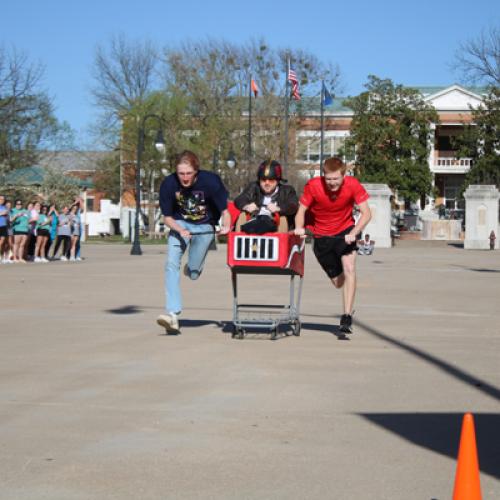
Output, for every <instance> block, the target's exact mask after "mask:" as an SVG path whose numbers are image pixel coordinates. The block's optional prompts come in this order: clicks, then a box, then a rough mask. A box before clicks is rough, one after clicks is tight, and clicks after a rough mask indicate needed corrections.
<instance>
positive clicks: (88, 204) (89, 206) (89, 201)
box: [85, 196, 94, 212]
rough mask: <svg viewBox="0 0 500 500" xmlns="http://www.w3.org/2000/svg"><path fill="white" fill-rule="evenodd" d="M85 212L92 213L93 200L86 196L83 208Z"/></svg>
mask: <svg viewBox="0 0 500 500" xmlns="http://www.w3.org/2000/svg"><path fill="white" fill-rule="evenodd" d="M85 208H86V210H87V212H93V211H94V198H93V197H92V198H91V197H89V196H87V200H86V206H85Z"/></svg>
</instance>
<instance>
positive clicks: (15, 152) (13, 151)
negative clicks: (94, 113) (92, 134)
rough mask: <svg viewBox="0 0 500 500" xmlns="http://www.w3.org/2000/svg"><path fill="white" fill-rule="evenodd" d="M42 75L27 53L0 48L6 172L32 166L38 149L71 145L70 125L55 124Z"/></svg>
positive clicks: (0, 136)
mask: <svg viewBox="0 0 500 500" xmlns="http://www.w3.org/2000/svg"><path fill="white" fill-rule="evenodd" d="M43 72H44V70H43V67H41V66H40V65H39V64H32V63H30V62H29V60H28V57H27V56H26V54H24V53H22V52H18V51H16V50H15V49H12V50H10V51H7V50H5V49H4V48H3V47H1V46H0V164H2V165H3V167H4V169H5V170H6V171H9V170H14V169H16V168H21V167H29V166H32V165H35V164H36V163H37V158H38V150H40V149H41V148H45V149H46V148H47V147H49V146H55V147H58V148H62V147H63V146H66V147H67V146H68V144H70V143H72V139H73V137H72V131H71V129H70V127H69V125H68V124H67V123H63V124H60V123H59V122H58V121H57V119H56V117H55V115H54V108H53V105H52V100H51V98H50V97H49V96H48V94H47V93H46V92H44V91H43V90H42V89H41V88H40V82H41V79H42V77H43Z"/></svg>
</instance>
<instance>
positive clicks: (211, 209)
mask: <svg viewBox="0 0 500 500" xmlns="http://www.w3.org/2000/svg"><path fill="white" fill-rule="evenodd" d="M227 196H228V194H227V190H226V188H225V187H224V184H223V183H222V180H221V178H220V177H219V176H218V175H217V174H214V173H212V172H207V171H206V170H200V171H199V172H198V174H197V176H196V179H195V181H194V183H193V185H192V186H190V187H188V188H184V187H182V186H181V184H180V182H179V179H178V178H177V174H171V175H169V176H168V177H166V178H165V179H163V182H162V183H161V186H160V207H161V212H162V214H163V215H165V216H168V217H173V218H174V219H176V220H184V221H186V222H190V223H192V224H217V222H218V221H219V218H220V216H221V212H222V211H223V210H226V208H227Z"/></svg>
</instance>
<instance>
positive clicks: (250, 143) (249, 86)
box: [248, 76, 252, 162]
mask: <svg viewBox="0 0 500 500" xmlns="http://www.w3.org/2000/svg"><path fill="white" fill-rule="evenodd" d="M251 159H252V77H251V76H250V79H249V80H248V161H249V162H250V161H251Z"/></svg>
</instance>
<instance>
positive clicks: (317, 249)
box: [295, 157, 371, 333]
mask: <svg viewBox="0 0 500 500" xmlns="http://www.w3.org/2000/svg"><path fill="white" fill-rule="evenodd" d="M346 169H347V167H346V165H345V164H344V163H343V162H342V160H341V159H340V158H338V157H333V158H328V159H327V160H326V161H325V163H324V169H323V176H321V177H315V178H314V179H311V180H310V181H309V182H308V183H307V184H306V186H305V187H304V192H303V194H302V196H301V197H300V204H299V209H298V211H297V215H296V216H295V234H297V235H299V236H304V234H305V226H306V220H305V219H306V212H307V215H308V216H310V221H308V224H307V228H308V229H310V230H311V231H312V233H313V235H314V247H313V249H314V254H315V256H316V258H317V259H318V262H319V264H320V265H321V267H322V268H323V270H324V271H325V273H326V274H327V276H328V277H329V278H330V279H331V281H332V284H333V286H334V287H335V288H343V290H342V291H343V295H342V297H343V299H344V314H342V316H341V318H340V332H342V333H352V314H353V305H354V296H355V294H356V250H357V246H356V240H358V235H359V234H360V233H361V232H362V231H363V229H364V228H365V227H366V225H367V224H368V222H370V219H371V212H370V207H369V206H368V198H369V195H368V193H367V192H366V190H365V188H364V187H363V186H362V185H361V184H360V182H359V181H358V180H357V179H356V178H355V177H350V176H346V175H345V172H346ZM354 205H357V206H358V207H359V211H360V213H361V216H360V217H359V219H358V221H357V222H356V223H355V222H354V217H353V213H352V212H353V208H354Z"/></svg>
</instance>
